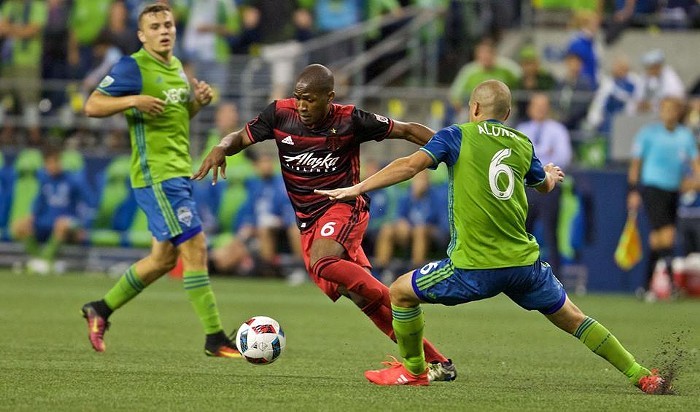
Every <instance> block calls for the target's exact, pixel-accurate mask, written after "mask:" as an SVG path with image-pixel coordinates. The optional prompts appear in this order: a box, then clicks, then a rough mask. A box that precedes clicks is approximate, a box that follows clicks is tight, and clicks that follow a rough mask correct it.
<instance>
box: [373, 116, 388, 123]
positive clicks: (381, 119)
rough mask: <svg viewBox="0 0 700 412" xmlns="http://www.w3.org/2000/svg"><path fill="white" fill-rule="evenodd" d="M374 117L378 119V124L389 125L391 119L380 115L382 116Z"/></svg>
mask: <svg viewBox="0 0 700 412" xmlns="http://www.w3.org/2000/svg"><path fill="white" fill-rule="evenodd" d="M374 117H376V118H377V121H378V122H382V123H386V124H389V119H388V118H386V117H384V116H382V115H380V114H375V115H374Z"/></svg>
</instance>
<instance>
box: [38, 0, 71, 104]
mask: <svg viewBox="0 0 700 412" xmlns="http://www.w3.org/2000/svg"><path fill="white" fill-rule="evenodd" d="M46 7H47V9H48V10H47V19H46V26H44V33H43V35H44V40H43V41H44V48H43V55H42V65H41V66H42V68H41V77H42V79H44V80H45V82H44V85H45V86H44V87H45V91H44V97H46V98H47V99H49V102H50V103H51V105H50V106H49V107H48V110H47V111H50V110H52V109H55V108H58V107H61V106H62V105H63V104H64V103H65V101H66V97H65V91H64V90H62V87H61V86H59V84H56V83H55V81H61V80H65V79H67V78H68V77H69V75H68V16H69V15H70V10H71V8H70V4H68V1H67V0H48V1H47V2H46Z"/></svg>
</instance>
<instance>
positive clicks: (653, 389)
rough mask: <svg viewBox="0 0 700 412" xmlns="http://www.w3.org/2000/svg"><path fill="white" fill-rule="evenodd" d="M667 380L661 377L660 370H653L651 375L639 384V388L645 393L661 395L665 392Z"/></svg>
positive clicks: (641, 379)
mask: <svg viewBox="0 0 700 412" xmlns="http://www.w3.org/2000/svg"><path fill="white" fill-rule="evenodd" d="M664 383H665V380H664V378H662V377H661V376H659V370H658V369H652V370H651V375H646V376H642V377H641V378H639V381H638V382H637V387H638V388H639V389H641V390H642V392H644V393H648V394H650V395H659V394H661V393H662V392H663V391H664V389H665V388H664Z"/></svg>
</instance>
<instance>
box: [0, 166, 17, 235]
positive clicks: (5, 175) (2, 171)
mask: <svg viewBox="0 0 700 412" xmlns="http://www.w3.org/2000/svg"><path fill="white" fill-rule="evenodd" d="M13 180H14V171H13V170H12V167H10V166H9V165H6V164H5V156H3V154H2V152H0V239H4V238H5V236H6V234H7V222H8V220H9V219H10V204H11V201H12V186H13V183H14V182H13Z"/></svg>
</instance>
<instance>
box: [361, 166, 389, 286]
mask: <svg viewBox="0 0 700 412" xmlns="http://www.w3.org/2000/svg"><path fill="white" fill-rule="evenodd" d="M361 164H362V171H361V173H362V180H364V179H365V178H366V177H368V176H372V175H373V174H375V173H376V172H378V171H379V169H381V164H380V163H379V162H378V161H377V160H374V159H364V160H363V161H362V162H361ZM397 190H398V189H397V187H396V186H389V187H385V188H383V189H377V190H374V191H372V192H369V193H368V196H369V198H370V203H369V216H370V219H369V223H368V225H367V230H366V231H365V237H364V238H363V239H362V249H363V250H371V251H372V254H373V257H374V259H372V273H373V275H374V277H376V278H377V279H380V280H381V279H382V276H383V275H384V274H385V273H386V274H387V276H386V277H387V278H393V277H394V275H393V272H391V269H390V268H388V267H387V265H389V261H390V260H391V255H392V250H391V249H393V247H392V246H393V245H391V241H390V240H387V239H386V238H387V237H390V236H391V229H392V222H393V221H394V220H395V217H396V205H397V200H398V199H397ZM382 248H384V249H387V248H390V250H382ZM377 256H380V258H379V259H377ZM390 272H391V273H390Z"/></svg>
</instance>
